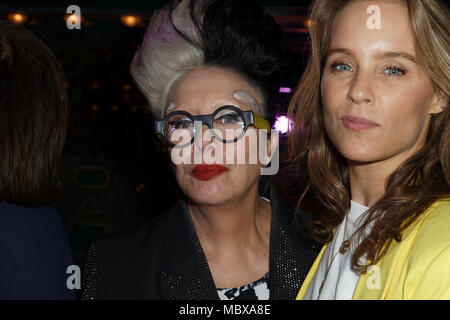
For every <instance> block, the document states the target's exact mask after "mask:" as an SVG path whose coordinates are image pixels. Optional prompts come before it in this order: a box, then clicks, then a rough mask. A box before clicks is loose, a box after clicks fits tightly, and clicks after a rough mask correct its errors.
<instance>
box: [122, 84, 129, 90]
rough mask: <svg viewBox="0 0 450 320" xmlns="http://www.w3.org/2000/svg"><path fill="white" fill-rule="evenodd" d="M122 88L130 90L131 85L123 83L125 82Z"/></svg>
mask: <svg viewBox="0 0 450 320" xmlns="http://www.w3.org/2000/svg"><path fill="white" fill-rule="evenodd" d="M123 90H124V91H130V90H131V85H130V84H128V83H125V84H124V85H123Z"/></svg>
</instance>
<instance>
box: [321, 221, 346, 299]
mask: <svg viewBox="0 0 450 320" xmlns="http://www.w3.org/2000/svg"><path fill="white" fill-rule="evenodd" d="M347 221H348V214H347V215H346V216H345V224H344V235H343V239H344V240H343V241H342V243H341V246H340V247H339V250H338V251H337V252H336V253H335V254H334V256H333V258H332V259H331V262H330V263H329V264H328V266H327V269H326V271H325V276H324V278H323V280H322V282H321V284H320V288H319V294H318V296H317V300H319V297H320V295H321V293H322V289H323V285H324V284H325V280H327V277H328V272H329V271H330V268H331V266H332V265H333V261H334V259H335V258H336V256H337V255H338V254H341V255H344V254H346V253H347V251H348V249H349V248H350V241H351V240H352V238H353V236H354V234H352V235H351V237H350V238H348V239H347V240H345V236H346V233H347ZM336 236H337V234H336ZM328 260H329V259H328Z"/></svg>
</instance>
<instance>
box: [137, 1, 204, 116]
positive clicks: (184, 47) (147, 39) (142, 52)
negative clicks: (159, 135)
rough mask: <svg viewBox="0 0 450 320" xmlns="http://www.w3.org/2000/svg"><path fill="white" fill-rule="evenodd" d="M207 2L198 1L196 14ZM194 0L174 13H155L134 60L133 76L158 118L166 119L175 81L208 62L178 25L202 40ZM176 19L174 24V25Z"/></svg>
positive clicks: (181, 4)
mask: <svg viewBox="0 0 450 320" xmlns="http://www.w3.org/2000/svg"><path fill="white" fill-rule="evenodd" d="M203 2H204V1H196V4H195V7H194V14H196V15H198V16H200V17H202V14H203V13H202V12H201V10H203V8H204V6H203ZM189 3H190V0H183V1H181V2H180V3H179V4H178V6H177V7H176V8H175V9H174V10H173V12H172V16H170V9H169V8H167V7H166V8H164V9H162V10H158V11H157V12H155V13H154V15H153V17H152V20H151V22H150V25H149V27H148V29H147V31H146V34H145V36H144V40H143V41H142V44H141V46H140V48H139V50H138V51H137V52H136V54H135V56H134V58H133V61H132V63H131V66H130V69H131V75H132V76H133V78H134V80H135V81H136V84H137V85H138V87H139V89H140V90H141V92H142V93H143V94H144V95H145V97H146V98H147V100H148V102H149V104H150V110H151V112H152V113H153V115H154V116H155V117H156V118H160V119H161V118H163V117H164V114H165V111H166V107H167V106H166V105H167V99H168V96H169V94H170V91H171V89H172V87H173V85H174V83H175V82H176V81H177V80H178V79H180V78H181V76H182V75H184V74H185V73H186V72H187V71H189V70H192V69H195V68H197V67H200V66H202V65H203V64H204V55H203V52H202V50H201V49H200V48H198V47H197V46H195V45H193V44H191V43H190V42H189V41H187V40H186V39H184V38H183V37H182V36H181V35H180V34H179V33H178V32H177V31H176V30H175V28H174V26H173V24H174V25H175V27H176V28H177V29H178V30H180V31H181V32H182V33H183V34H184V35H186V36H187V37H189V38H190V39H192V40H194V41H196V42H200V35H199V33H198V30H197V28H196V26H195V25H194V22H193V21H192V19H191V10H190V8H189ZM172 21H173V24H172Z"/></svg>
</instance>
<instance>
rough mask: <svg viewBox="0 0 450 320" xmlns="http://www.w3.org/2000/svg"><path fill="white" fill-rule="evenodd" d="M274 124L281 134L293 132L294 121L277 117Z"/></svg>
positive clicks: (284, 117)
mask: <svg viewBox="0 0 450 320" xmlns="http://www.w3.org/2000/svg"><path fill="white" fill-rule="evenodd" d="M276 119H277V120H276V121H275V124H274V127H275V130H277V131H278V132H279V133H281V134H285V133H287V132H289V131H290V130H291V126H292V121H291V120H290V119H289V118H288V117H286V116H276Z"/></svg>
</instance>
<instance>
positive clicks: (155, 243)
mask: <svg viewBox="0 0 450 320" xmlns="http://www.w3.org/2000/svg"><path fill="white" fill-rule="evenodd" d="M267 189H268V190H267V191H268V193H269V194H270V195H269V196H266V198H269V199H270V203H271V207H272V225H271V232H270V262H269V279H270V284H269V287H270V288H269V289H270V299H283V300H290V299H295V297H296V295H297V293H298V290H299V289H300V286H301V284H302V282H303V280H304V279H305V277H306V274H307V273H308V271H309V269H310V267H311V265H312V263H313V262H314V259H315V257H316V255H317V254H318V252H319V250H320V248H321V246H320V245H319V244H317V243H315V242H313V241H311V240H310V239H309V238H308V237H307V236H306V230H305V227H304V223H301V224H299V225H297V224H293V223H291V222H290V220H292V219H293V217H292V216H291V214H292V210H288V207H287V206H286V204H285V203H284V202H283V201H282V199H281V197H280V195H279V194H278V192H277V191H276V189H275V188H274V187H273V186H271V185H270V186H269V188H267ZM290 213H291V214H290ZM306 215H307V213H305V212H299V216H298V217H299V218H298V220H301V221H304V219H303V217H305V216H306ZM85 270H86V271H85V279H84V283H83V290H84V292H83V299H164V300H202V299H211V300H215V299H219V296H218V294H217V291H216V287H215V285H214V280H213V278H212V275H211V271H210V270H209V266H208V262H207V260H206V256H205V253H204V252H203V249H202V247H201V245H200V241H199V240H198V237H197V234H196V232H195V229H194V226H193V224H192V220H191V218H190V215H189V212H188V208H187V205H186V202H185V201H183V200H180V201H178V202H177V203H176V204H175V205H174V206H173V207H172V208H171V209H170V210H169V211H168V212H166V213H164V214H162V215H161V216H159V217H157V218H156V219H154V220H152V221H149V222H147V223H145V224H144V225H143V226H141V227H140V228H139V229H138V230H137V231H134V232H130V233H126V234H113V235H110V236H108V237H106V238H104V239H102V240H99V241H96V242H94V243H93V245H92V246H91V248H90V250H89V253H88V259H87V262H86V268H85Z"/></svg>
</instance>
